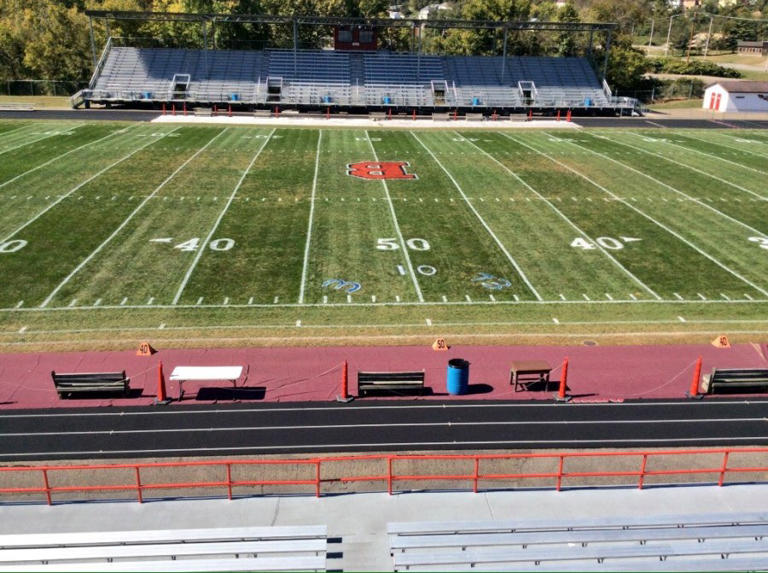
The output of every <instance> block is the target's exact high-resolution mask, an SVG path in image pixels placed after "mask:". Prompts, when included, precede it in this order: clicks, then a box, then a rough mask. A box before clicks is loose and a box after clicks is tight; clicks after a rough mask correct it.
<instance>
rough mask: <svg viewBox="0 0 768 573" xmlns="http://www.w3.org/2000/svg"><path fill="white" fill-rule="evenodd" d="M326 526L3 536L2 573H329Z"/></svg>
mask: <svg viewBox="0 0 768 573" xmlns="http://www.w3.org/2000/svg"><path fill="white" fill-rule="evenodd" d="M327 547H328V534H327V527H326V526H325V525H310V526H276V527H236V528H210V529H181V530H150V531H147V530H142V531H107V532H99V533H94V532H88V533H46V534H17V535H0V571H4V572H5V571H325V570H326V557H327Z"/></svg>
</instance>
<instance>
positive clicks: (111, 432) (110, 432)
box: [0, 410, 765, 441]
mask: <svg viewBox="0 0 768 573" xmlns="http://www.w3.org/2000/svg"><path fill="white" fill-rule="evenodd" d="M329 412H330V410H329ZM763 420H765V418H763V417H760V418H702V419H696V418H679V419H657V418H650V419H629V420H611V419H607V420H606V419H602V420H601V419H594V420H541V421H538V420H498V421H490V420H489V421H481V420H476V421H468V422H461V421H457V420H445V421H440V422H391V423H369V424H333V423H332V424H306V425H293V426H277V425H272V424H267V425H265V426H256V425H254V426H206V427H201V428H142V429H130V430H115V429H106V430H70V431H63V430H59V431H55V432H3V433H0V438H15V437H29V436H62V437H66V436H131V435H142V434H183V433H185V432H189V433H200V432H205V433H207V432H238V433H243V432H270V431H276V432H277V431H290V430H333V429H336V428H338V429H340V430H360V429H365V428H409V427H416V428H451V427H462V426H471V427H474V426H525V427H530V426H547V427H552V426H566V425H567V426H599V425H607V426H610V425H614V424H616V425H632V424H643V425H644V424H683V425H693V424H734V423H741V422H761V421H763ZM591 441H594V440H591Z"/></svg>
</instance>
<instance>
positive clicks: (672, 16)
mask: <svg viewBox="0 0 768 573" xmlns="http://www.w3.org/2000/svg"><path fill="white" fill-rule="evenodd" d="M682 15H683V14H672V15H671V16H670V17H669V28H668V29H667V47H666V48H665V49H664V55H665V56H668V55H669V38H670V36H671V35H672V20H673V19H675V18H677V17H678V16H682Z"/></svg>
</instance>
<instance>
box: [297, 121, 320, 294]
mask: <svg viewBox="0 0 768 573" xmlns="http://www.w3.org/2000/svg"><path fill="white" fill-rule="evenodd" d="M322 139H323V130H322V129H321V130H320V134H319V135H318V136H317V151H316V152H315V175H314V177H313V178H312V198H311V199H310V201H309V222H308V223H307V242H306V244H305V245H304V263H303V264H302V267H301V287H299V304H303V303H304V289H305V288H306V284H307V272H308V270H309V246H310V242H311V241H312V222H313V220H314V216H315V194H316V192H317V174H318V172H319V170H320V142H321V141H322Z"/></svg>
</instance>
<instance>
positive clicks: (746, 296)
mask: <svg viewBox="0 0 768 573" xmlns="http://www.w3.org/2000/svg"><path fill="white" fill-rule="evenodd" d="M744 298H746V299H747V300H754V299H753V298H752V297H751V296H749V295H748V294H747V293H744ZM21 302H24V301H21Z"/></svg>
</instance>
